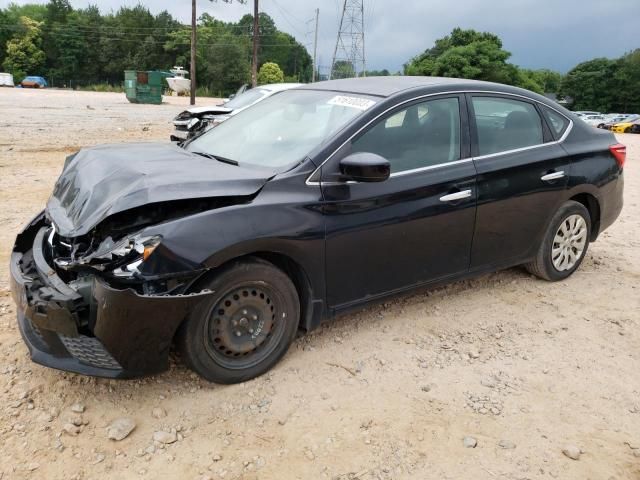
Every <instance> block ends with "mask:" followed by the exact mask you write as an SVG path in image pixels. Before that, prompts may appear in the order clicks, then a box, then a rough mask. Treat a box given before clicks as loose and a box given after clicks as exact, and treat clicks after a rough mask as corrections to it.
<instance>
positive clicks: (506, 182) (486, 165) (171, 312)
mask: <svg viewBox="0 0 640 480" xmlns="http://www.w3.org/2000/svg"><path fill="white" fill-rule="evenodd" d="M625 153H626V152H625V147H624V146H623V145H620V144H617V142H616V140H615V137H614V136H613V134H611V133H610V132H607V131H603V130H597V129H594V128H591V127H589V126H588V125H586V124H584V122H580V121H577V118H576V117H574V115H573V114H572V113H571V112H569V111H567V110H565V109H564V108H562V107H560V106H558V105H557V104H555V103H553V102H551V101H549V100H548V99H547V98H545V97H542V96H540V95H536V94H534V93H531V92H528V91H525V90H522V89H518V88H514V87H509V86H504V85H498V84H493V83H484V82H475V81H468V80H458V79H444V78H419V77H384V78H363V79H348V80H336V81H329V82H322V83H316V84H311V85H306V86H303V87H300V88H297V89H293V90H289V91H286V92H282V93H278V94H276V95H274V96H272V97H271V98H269V99H267V100H265V101H263V102H261V103H259V104H257V105H255V106H253V107H251V108H249V109H247V110H245V111H243V112H241V113H240V114H238V115H237V116H234V117H232V118H231V119H229V120H227V121H226V122H224V123H222V124H221V125H219V126H218V127H217V128H215V129H213V130H211V131H209V132H207V133H206V134H204V135H202V136H200V137H198V138H196V139H194V140H192V141H190V142H187V143H186V144H185V145H183V147H182V148H181V147H178V146H176V145H172V144H169V143H166V144H165V143H147V144H126V145H104V146H100V147H94V148H88V149H83V150H81V151H80V152H78V153H77V154H75V155H72V156H70V157H68V158H67V161H66V163H65V166H64V169H63V171H62V174H61V175H60V178H59V179H58V181H57V183H56V185H55V188H54V191H53V194H52V196H51V198H50V199H49V201H48V204H47V206H46V209H45V210H44V211H43V212H42V213H40V214H39V215H38V216H36V218H34V219H33V220H32V221H31V222H29V224H28V225H27V226H26V227H25V229H24V230H23V231H22V232H21V233H20V234H19V235H18V237H17V239H16V243H15V246H14V249H13V253H12V256H11V279H12V291H13V295H14V298H15V301H16V303H17V305H18V322H19V326H20V330H21V332H22V335H23V337H24V340H25V342H26V343H27V345H28V347H29V350H30V353H31V356H32V358H33V360H34V361H35V362H37V363H41V364H43V365H47V366H50V367H54V368H59V369H63V370H70V371H74V372H80V373H85V374H90V375H99V376H106V377H114V378H124V377H132V376H137V375H143V374H150V373H154V372H158V371H161V370H163V369H165V368H167V365H168V353H169V350H170V347H171V346H172V344H175V345H176V346H177V348H178V350H179V351H180V352H181V355H182V358H183V359H184V361H185V362H186V363H187V364H188V365H189V366H190V367H191V368H193V369H194V370H195V371H196V372H198V373H199V374H200V375H202V376H203V377H205V378H207V379H209V380H211V381H215V382H222V383H232V382H240V381H243V380H247V379H250V378H252V377H255V376H257V375H260V374H262V373H264V372H266V371H267V370H269V369H270V368H271V367H273V366H274V365H275V364H276V363H277V362H278V360H280V359H281V358H282V357H283V355H284V354H285V352H286V351H287V349H288V347H289V345H290V344H291V342H292V341H293V339H294V338H295V336H296V333H297V332H299V331H303V332H304V331H309V330H312V329H314V328H316V327H317V326H318V325H319V324H320V323H321V322H322V321H323V320H325V319H328V318H330V317H332V316H334V315H336V314H338V313H341V312H344V311H347V310H350V309H353V308H356V307H359V306H361V305H363V304H365V303H367V302H372V301H379V300H380V299H382V298H384V297H387V296H389V295H395V294H398V293H401V292H404V291H407V290H409V289H413V288H416V287H424V286H434V285H437V284H442V283H445V282H451V281H453V280H457V279H461V278H466V277H470V276H474V275H480V274H483V273H486V272H490V271H495V270H498V269H503V268H507V267H512V266H516V265H524V266H525V268H527V269H528V270H529V271H530V272H532V273H534V274H535V275H537V276H538V277H540V278H543V279H545V280H550V281H557V280H563V279H565V278H567V277H568V276H570V275H571V274H572V273H573V272H574V271H575V270H576V269H577V268H578V267H579V266H580V264H581V262H582V261H583V259H584V257H585V255H586V253H587V249H588V247H589V242H593V241H595V240H596V239H597V238H598V236H599V235H600V233H601V232H602V231H603V230H605V229H606V228H607V227H609V226H610V225H611V224H612V223H613V222H614V221H615V219H616V218H617V217H618V215H619V213H620V210H621V209H622V191H623V164H624V161H625Z"/></svg>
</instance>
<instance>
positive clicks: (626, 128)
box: [611, 117, 640, 133]
mask: <svg viewBox="0 0 640 480" xmlns="http://www.w3.org/2000/svg"><path fill="white" fill-rule="evenodd" d="M639 122H640V117H636V118H634V119H631V120H630V119H627V120H626V121H624V122H621V123H616V124H615V125H613V126H612V127H611V131H612V132H614V133H631V131H632V130H633V126H634V125H636V124H638V123H639Z"/></svg>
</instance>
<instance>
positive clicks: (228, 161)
mask: <svg viewBox="0 0 640 480" xmlns="http://www.w3.org/2000/svg"><path fill="white" fill-rule="evenodd" d="M191 153H193V154H195V155H200V156H201V157H204V158H209V159H211V160H217V161H219V162H222V163H228V164H229V165H235V166H238V162H237V161H236V160H231V159H230V158H225V157H219V156H218V155H211V154H210V153H206V152H191Z"/></svg>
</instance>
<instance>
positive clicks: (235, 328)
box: [177, 259, 300, 383]
mask: <svg viewBox="0 0 640 480" xmlns="http://www.w3.org/2000/svg"><path fill="white" fill-rule="evenodd" d="M198 287H199V288H207V289H210V290H212V291H214V292H215V294H214V295H213V296H212V298H211V300H210V301H208V302H207V303H206V304H205V305H202V306H201V307H200V308H198V309H196V310H195V311H193V312H191V314H190V315H189V318H188V319H187V320H186V321H185V323H184V324H183V325H182V327H181V329H180V332H179V334H178V338H177V345H178V347H179V349H180V351H181V353H182V356H183V357H184V359H185V361H186V363H187V364H188V365H189V366H190V367H191V368H192V369H193V370H195V371H196V372H197V373H199V374H200V375H201V376H203V377H204V378H206V379H207V380H210V381H213V382H216V383H237V382H242V381H245V380H248V379H250V378H253V377H256V376H258V375H261V374H263V373H265V372H266V371H267V370H269V369H270V368H271V367H272V366H273V365H275V364H276V363H277V362H278V361H279V360H280V358H282V356H284V354H285V353H286V351H287V349H288V348H289V345H290V344H291V342H292V341H293V339H294V338H295V333H296V330H297V327H298V321H299V318H300V305H299V299H298V294H297V291H296V289H295V286H294V285H293V283H292V282H291V280H290V279H289V277H288V276H287V275H286V274H285V273H284V272H282V271H281V270H279V269H278V268H277V267H275V266H274V265H272V264H271V263H268V262H266V261H263V260H261V259H246V260H244V259H243V260H239V261H237V262H234V263H233V264H232V265H230V266H228V267H226V268H224V269H222V270H221V271H220V272H217V274H216V275H215V276H214V277H213V278H211V279H209V280H207V281H205V282H204V283H203V284H201V285H199V286H198Z"/></svg>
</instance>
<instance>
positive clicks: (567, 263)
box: [525, 201, 591, 281]
mask: <svg viewBox="0 0 640 480" xmlns="http://www.w3.org/2000/svg"><path fill="white" fill-rule="evenodd" d="M590 236H591V216H590V215H589V211H588V210H587V209H586V208H585V207H584V205H582V204H581V203H578V202H574V201H569V202H567V203H565V204H564V205H562V207H560V208H559V209H558V211H557V212H556V214H555V215H554V216H553V218H552V219H551V222H550V223H549V226H548V228H547V231H546V233H545V236H544V239H543V240H542V243H541V244H540V247H539V248H538V252H537V254H536V257H535V259H534V260H533V261H532V262H531V263H528V264H526V265H525V268H526V269H527V270H528V271H529V272H530V273H532V274H534V275H536V276H538V277H540V278H544V279H545V280H549V281H558V280H563V279H565V278H567V277H568V276H569V275H571V274H572V273H573V272H575V271H576V270H577V269H578V267H579V266H580V264H581V263H582V260H583V259H584V256H585V255H586V253H587V249H588V248H589V238H590Z"/></svg>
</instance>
